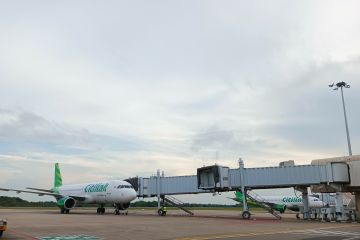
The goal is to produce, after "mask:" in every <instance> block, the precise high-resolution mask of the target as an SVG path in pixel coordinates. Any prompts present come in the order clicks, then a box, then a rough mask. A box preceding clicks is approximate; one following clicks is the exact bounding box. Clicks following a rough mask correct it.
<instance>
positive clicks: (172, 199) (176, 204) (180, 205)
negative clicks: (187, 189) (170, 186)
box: [164, 195, 194, 215]
mask: <svg viewBox="0 0 360 240" xmlns="http://www.w3.org/2000/svg"><path fill="white" fill-rule="evenodd" d="M164 200H165V201H166V202H167V203H169V204H170V205H172V206H174V207H178V208H180V209H181V210H183V211H184V212H186V213H188V214H190V215H194V213H193V212H192V211H190V210H189V209H187V208H185V207H184V203H183V202H182V201H180V200H179V199H177V198H175V197H173V196H169V195H167V196H165V197H164Z"/></svg>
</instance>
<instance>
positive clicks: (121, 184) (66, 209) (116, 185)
mask: <svg viewBox="0 0 360 240" xmlns="http://www.w3.org/2000/svg"><path fill="white" fill-rule="evenodd" d="M27 189H29V190H18V189H8V188H0V191H13V192H16V193H22V192H23V193H32V194H37V195H39V196H53V197H55V199H56V201H57V206H58V207H59V208H60V213H62V214H64V213H65V214H68V213H70V210H71V209H73V208H74V207H75V205H76V204H77V203H89V204H99V205H100V207H98V208H97V213H98V214H104V213H105V207H104V206H105V204H106V203H111V204H113V205H114V208H115V215H119V214H120V212H121V211H124V210H126V209H127V208H129V206H130V202H131V201H132V200H134V199H135V198H136V197H137V194H136V191H135V190H134V188H133V187H132V186H131V184H130V183H128V182H126V181H122V180H111V181H102V182H94V183H84V184H72V185H63V184H62V177H61V173H60V167H59V164H58V163H55V177H54V186H53V187H52V188H51V189H40V188H27ZM30 190H32V191H30ZM126 214H127V212H126Z"/></svg>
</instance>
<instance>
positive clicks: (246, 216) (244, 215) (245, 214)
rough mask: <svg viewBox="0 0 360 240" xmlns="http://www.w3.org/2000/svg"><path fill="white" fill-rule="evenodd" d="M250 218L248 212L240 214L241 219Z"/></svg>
mask: <svg viewBox="0 0 360 240" xmlns="http://www.w3.org/2000/svg"><path fill="white" fill-rule="evenodd" d="M250 216H251V214H250V212H248V211H244V212H243V213H242V217H243V219H250Z"/></svg>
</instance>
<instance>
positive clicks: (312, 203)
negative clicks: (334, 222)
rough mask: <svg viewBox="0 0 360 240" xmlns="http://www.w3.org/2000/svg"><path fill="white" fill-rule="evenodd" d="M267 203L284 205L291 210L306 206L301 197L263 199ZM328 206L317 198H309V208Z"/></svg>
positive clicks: (266, 197) (267, 197) (264, 197)
mask: <svg viewBox="0 0 360 240" xmlns="http://www.w3.org/2000/svg"><path fill="white" fill-rule="evenodd" d="M262 198H263V199H264V200H266V202H270V203H274V204H283V205H285V206H286V207H287V208H289V209H291V208H292V207H300V206H304V203H303V200H302V198H301V197H295V196H263V197H262ZM325 205H326V204H325V203H324V202H323V201H321V200H320V199H318V198H317V197H312V196H309V207H310V208H320V207H324V206H325Z"/></svg>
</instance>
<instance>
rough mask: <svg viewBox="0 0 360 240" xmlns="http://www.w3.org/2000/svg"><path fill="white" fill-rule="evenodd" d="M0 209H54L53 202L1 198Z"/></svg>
mask: <svg viewBox="0 0 360 240" xmlns="http://www.w3.org/2000/svg"><path fill="white" fill-rule="evenodd" d="M0 207H56V203H55V202H28V201H26V200H23V199H21V198H18V197H1V196H0Z"/></svg>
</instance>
